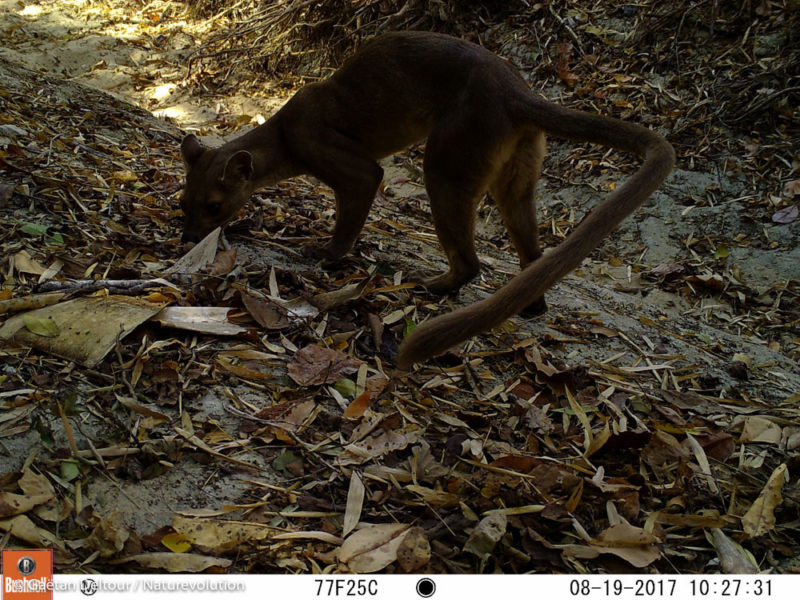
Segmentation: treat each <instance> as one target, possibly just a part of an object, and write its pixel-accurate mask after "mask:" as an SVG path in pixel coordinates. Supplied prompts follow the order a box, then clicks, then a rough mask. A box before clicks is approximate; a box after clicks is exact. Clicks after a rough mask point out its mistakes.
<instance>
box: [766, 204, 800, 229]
mask: <svg viewBox="0 0 800 600" xmlns="http://www.w3.org/2000/svg"><path fill="white" fill-rule="evenodd" d="M798 214H800V209H799V208H798V207H797V205H796V204H792V205H791V206H787V207H786V208H782V209H780V210H779V211H778V212H776V213H775V214H774V215H772V221H773V223H780V224H782V225H785V224H787V223H794V222H795V221H796V220H797V217H798Z"/></svg>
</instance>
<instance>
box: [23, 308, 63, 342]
mask: <svg viewBox="0 0 800 600" xmlns="http://www.w3.org/2000/svg"><path fill="white" fill-rule="evenodd" d="M22 320H23V322H24V323H25V328H26V329H27V330H28V331H30V332H31V333H35V334H36V335H41V336H42V337H56V336H57V335H58V325H57V324H56V322H55V321H54V320H53V317H46V318H42V317H37V316H35V315H32V314H30V313H26V314H24V315H22Z"/></svg>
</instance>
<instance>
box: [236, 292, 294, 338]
mask: <svg viewBox="0 0 800 600" xmlns="http://www.w3.org/2000/svg"><path fill="white" fill-rule="evenodd" d="M242 304H244V307H245V308H246V309H247V312H249V313H250V316H251V317H253V318H254V319H255V320H256V323H258V324H259V325H261V326H262V327H263V328H264V329H269V330H272V331H275V330H279V329H286V328H287V327H289V325H290V324H291V323H290V322H289V317H288V315H287V311H286V309H285V308H283V307H282V306H278V305H277V304H275V303H273V302H268V301H266V300H261V299H260V298H255V297H254V296H251V295H250V294H242Z"/></svg>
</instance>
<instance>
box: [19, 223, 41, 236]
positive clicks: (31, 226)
mask: <svg viewBox="0 0 800 600" xmlns="http://www.w3.org/2000/svg"><path fill="white" fill-rule="evenodd" d="M20 231H21V232H22V233H27V234H28V235H42V236H44V235H47V225H39V223H25V224H24V225H23V226H22V227H20Z"/></svg>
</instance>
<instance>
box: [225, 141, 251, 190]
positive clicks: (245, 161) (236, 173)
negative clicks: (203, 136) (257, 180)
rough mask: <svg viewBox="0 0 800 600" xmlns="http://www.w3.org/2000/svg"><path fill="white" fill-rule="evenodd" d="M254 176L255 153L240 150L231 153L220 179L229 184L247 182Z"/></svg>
mask: <svg viewBox="0 0 800 600" xmlns="http://www.w3.org/2000/svg"><path fill="white" fill-rule="evenodd" d="M252 176H253V155H252V154H250V153H249V152H248V151H247V150H239V151H238V152H235V153H233V154H232V155H231V157H230V158H229V159H228V162H226V163H225V168H224V169H223V171H222V178H221V179H220V181H221V182H222V183H224V184H228V185H237V184H242V183H246V182H247V181H249V180H250V178H251V177H252Z"/></svg>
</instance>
